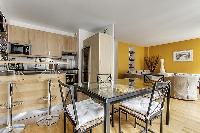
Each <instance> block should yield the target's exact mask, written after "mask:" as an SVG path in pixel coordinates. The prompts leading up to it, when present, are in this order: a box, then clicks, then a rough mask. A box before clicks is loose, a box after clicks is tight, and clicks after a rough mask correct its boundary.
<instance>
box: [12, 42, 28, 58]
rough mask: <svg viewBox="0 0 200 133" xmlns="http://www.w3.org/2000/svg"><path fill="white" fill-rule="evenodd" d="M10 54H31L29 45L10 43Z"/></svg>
mask: <svg viewBox="0 0 200 133" xmlns="http://www.w3.org/2000/svg"><path fill="white" fill-rule="evenodd" d="M10 54H24V55H30V54H31V46H30V45H20V44H17V43H11V45H10Z"/></svg>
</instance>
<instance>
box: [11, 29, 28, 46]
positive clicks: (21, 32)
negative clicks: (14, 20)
mask: <svg viewBox="0 0 200 133" xmlns="http://www.w3.org/2000/svg"><path fill="white" fill-rule="evenodd" d="M8 41H9V42H11V43H19V44H29V43H30V42H29V38H28V29H27V28H23V27H18V26H13V25H8Z"/></svg>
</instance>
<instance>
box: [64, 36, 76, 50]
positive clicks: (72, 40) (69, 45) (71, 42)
mask: <svg viewBox="0 0 200 133" xmlns="http://www.w3.org/2000/svg"><path fill="white" fill-rule="evenodd" d="M76 42H77V38H76V37H69V36H64V42H63V49H62V51H63V52H66V53H76V52H77V47H76Z"/></svg>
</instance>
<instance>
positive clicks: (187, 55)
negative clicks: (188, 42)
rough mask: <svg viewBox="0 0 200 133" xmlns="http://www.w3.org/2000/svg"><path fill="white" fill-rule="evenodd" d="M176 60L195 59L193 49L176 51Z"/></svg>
mask: <svg viewBox="0 0 200 133" xmlns="http://www.w3.org/2000/svg"><path fill="white" fill-rule="evenodd" d="M173 60H174V61H193V50H184V51H174V52H173Z"/></svg>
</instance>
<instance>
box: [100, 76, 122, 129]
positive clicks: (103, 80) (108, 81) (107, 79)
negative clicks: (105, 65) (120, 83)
mask: <svg viewBox="0 0 200 133" xmlns="http://www.w3.org/2000/svg"><path fill="white" fill-rule="evenodd" d="M97 83H98V86H99V87H100V88H104V87H112V76H111V74H97ZM118 111H119V110H118V109H117V108H115V107H114V104H112V111H111V122H112V127H114V114H115V113H117V112H118Z"/></svg>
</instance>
